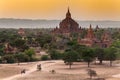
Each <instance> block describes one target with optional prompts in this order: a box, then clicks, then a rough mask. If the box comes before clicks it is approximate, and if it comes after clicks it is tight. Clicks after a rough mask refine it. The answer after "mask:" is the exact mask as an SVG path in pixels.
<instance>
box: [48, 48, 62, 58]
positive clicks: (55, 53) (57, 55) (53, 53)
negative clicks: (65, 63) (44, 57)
mask: <svg viewBox="0 0 120 80" xmlns="http://www.w3.org/2000/svg"><path fill="white" fill-rule="evenodd" d="M48 52H49V53H50V54H49V55H50V57H51V59H53V60H57V59H61V56H62V54H61V53H59V52H58V51H56V50H54V49H52V50H49V51H48Z"/></svg>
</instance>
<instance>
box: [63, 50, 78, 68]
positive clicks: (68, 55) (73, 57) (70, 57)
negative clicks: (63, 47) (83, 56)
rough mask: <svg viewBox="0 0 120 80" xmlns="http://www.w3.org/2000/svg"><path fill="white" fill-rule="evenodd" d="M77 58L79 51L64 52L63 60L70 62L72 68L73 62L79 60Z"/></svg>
mask: <svg viewBox="0 0 120 80" xmlns="http://www.w3.org/2000/svg"><path fill="white" fill-rule="evenodd" d="M77 59H78V53H77V52H75V51H73V50H68V51H66V52H64V53H63V60H64V62H65V63H68V65H69V68H70V69H71V65H72V64H73V62H75V61H77Z"/></svg>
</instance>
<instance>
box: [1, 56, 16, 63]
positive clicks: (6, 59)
mask: <svg viewBox="0 0 120 80" xmlns="http://www.w3.org/2000/svg"><path fill="white" fill-rule="evenodd" d="M2 60H3V61H6V62H7V63H14V62H15V57H14V55H4V56H3V57H2Z"/></svg>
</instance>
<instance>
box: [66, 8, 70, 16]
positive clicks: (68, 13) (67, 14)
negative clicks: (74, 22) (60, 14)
mask: <svg viewBox="0 0 120 80" xmlns="http://www.w3.org/2000/svg"><path fill="white" fill-rule="evenodd" d="M66 18H71V13H70V10H69V7H68V12H67V13H66Z"/></svg>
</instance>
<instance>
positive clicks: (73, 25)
mask: <svg viewBox="0 0 120 80" xmlns="http://www.w3.org/2000/svg"><path fill="white" fill-rule="evenodd" d="M52 32H53V33H54V34H63V35H69V34H70V33H79V32H81V27H79V24H78V23H77V22H76V21H75V20H73V19H72V17H71V13H70V10H69V8H68V11H67V13H66V18H65V19H64V20H62V21H61V22H60V24H59V28H58V27H56V28H55V29H54V30H53V31H52Z"/></svg>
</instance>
